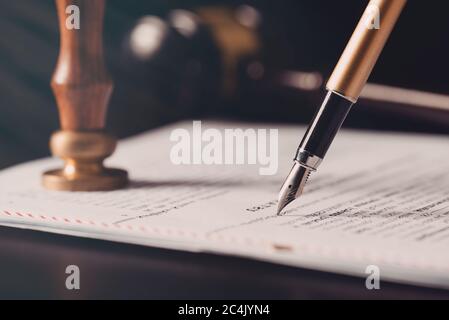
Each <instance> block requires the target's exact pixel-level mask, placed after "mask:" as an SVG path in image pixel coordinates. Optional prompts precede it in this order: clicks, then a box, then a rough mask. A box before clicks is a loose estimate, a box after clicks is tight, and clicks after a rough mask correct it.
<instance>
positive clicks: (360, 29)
mask: <svg viewBox="0 0 449 320" xmlns="http://www.w3.org/2000/svg"><path fill="white" fill-rule="evenodd" d="M406 2H407V0H371V1H370V2H369V4H368V7H367V8H366V10H365V11H364V13H363V15H362V18H361V19H360V21H359V23H358V25H357V27H356V29H355V31H354V33H353V34H352V36H351V39H350V40H349V42H348V44H347V46H346V48H345V50H344V51H343V54H342V56H341V57H340V60H339V61H338V63H337V66H336V67H335V69H334V71H333V73H332V75H331V77H330V78H329V81H328V82H327V85H326V89H327V91H328V92H327V95H326V97H325V99H324V102H323V103H322V105H321V107H320V108H319V109H318V112H317V113H316V115H315V117H314V118H313V120H312V122H311V124H310V126H309V128H308V130H307V131H306V133H305V135H304V138H303V139H302V141H301V143H300V145H299V148H298V151H297V152H296V156H295V158H294V164H293V168H292V170H291V171H290V174H289V175H288V176H287V179H286V180H285V182H284V184H283V185H282V187H281V191H280V193H279V201H278V215H279V214H281V212H282V210H283V209H284V208H285V207H286V206H287V205H288V204H289V203H291V202H292V201H294V200H295V199H297V198H298V197H299V196H301V194H302V193H303V190H304V186H305V185H306V183H307V180H308V178H309V176H310V174H311V173H312V172H314V171H316V170H317V169H318V166H319V165H320V163H321V162H322V160H323V159H324V156H325V155H326V153H327V151H328V149H329V147H330V145H331V143H332V141H333V140H334V138H335V136H336V134H337V132H338V130H339V129H340V127H341V126H342V124H343V122H344V120H345V118H346V116H347V115H348V113H349V111H350V110H351V107H352V106H353V105H354V104H355V103H356V102H357V99H358V98H359V96H360V93H361V91H362V90H363V87H364V86H365V84H366V82H367V81H368V78H369V76H370V74H371V71H372V70H373V68H374V65H375V64H376V62H377V59H378V58H379V56H380V54H381V52H382V50H383V48H384V46H385V44H386V42H387V40H388V38H389V36H390V34H391V32H392V31H393V28H394V26H395V24H396V22H397V20H398V19H399V16H400V14H401V12H402V10H403V9H404V7H405V4H406Z"/></svg>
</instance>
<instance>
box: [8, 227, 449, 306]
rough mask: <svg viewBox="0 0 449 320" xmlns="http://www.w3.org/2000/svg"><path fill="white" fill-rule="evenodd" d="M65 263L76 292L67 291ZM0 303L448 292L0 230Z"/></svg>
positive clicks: (358, 296)
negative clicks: (77, 275)
mask: <svg viewBox="0 0 449 320" xmlns="http://www.w3.org/2000/svg"><path fill="white" fill-rule="evenodd" d="M68 265H77V266H78V267H79V268H80V272H81V289H80V290H79V291H70V290H67V289H66V286H65V281H66V277H67V276H68V275H67V274H66V273H65V270H66V267H67V266H68ZM0 268H1V273H0V298H3V299H11V298H25V299H394V298H398V299H447V298H449V291H443V290H434V289H427V288H418V287H413V286H406V285H398V284H391V283H385V282H382V283H381V290H378V291H368V290H367V289H365V282H364V279H359V278H353V277H347V276H341V275H334V274H328V273H323V272H316V271H310V270H303V269H297V268H291V267H285V266H278V265H274V264H270V263H264V262H258V261H253V260H249V259H242V258H236V257H225V256H217V255H212V254H194V253H188V252H178V251H172V250H162V249H155V248H148V247H142V246H134V245H127V244H119V243H113V242H107V241H100V240H91V239H82V238H76V237H69V236H61V235H54V234H48V233H44V232H35V231H28V230H19V229H13V228H5V227H0Z"/></svg>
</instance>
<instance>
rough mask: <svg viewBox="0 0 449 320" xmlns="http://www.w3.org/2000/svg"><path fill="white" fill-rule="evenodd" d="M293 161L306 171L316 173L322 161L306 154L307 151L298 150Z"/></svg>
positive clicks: (310, 154) (308, 153)
mask: <svg viewBox="0 0 449 320" xmlns="http://www.w3.org/2000/svg"><path fill="white" fill-rule="evenodd" d="M295 161H297V162H298V163H299V164H300V165H302V166H304V167H306V168H307V169H310V170H312V171H316V170H317V169H318V167H319V166H320V164H321V162H322V161H323V159H322V158H320V157H318V156H316V155H314V154H312V153H310V152H308V151H307V150H304V149H299V150H298V152H297V154H296V157H295Z"/></svg>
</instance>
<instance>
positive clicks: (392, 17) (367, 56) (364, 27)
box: [326, 0, 407, 102]
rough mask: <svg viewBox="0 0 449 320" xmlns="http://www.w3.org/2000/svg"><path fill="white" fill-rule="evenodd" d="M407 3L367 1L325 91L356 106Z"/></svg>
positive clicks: (390, 0)
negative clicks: (354, 103)
mask: <svg viewBox="0 0 449 320" xmlns="http://www.w3.org/2000/svg"><path fill="white" fill-rule="evenodd" d="M406 2H407V0H371V1H370V3H369V4H368V7H367V8H366V10H365V12H364V13H363V16H362V18H361V19H360V22H359V24H358V25H357V27H356V29H355V31H354V33H353V35H352V37H351V39H350V40H349V43H348V45H347V46H346V49H345V50H344V52H343V54H342V56H341V58H340V60H339V61H338V63H337V66H336V67H335V69H334V72H333V73H332V75H331V77H330V78H329V81H328V82H327V86H326V87H327V89H328V90H330V91H333V92H335V93H338V94H340V95H342V96H344V97H345V98H347V99H349V100H351V101H352V102H356V101H357V99H358V98H359V95H360V93H361V92H362V90H363V87H364V86H365V84H366V82H367V81H368V78H369V76H370V74H371V71H372V70H373V68H374V65H375V64H376V62H377V59H378V58H379V56H380V53H381V52H382V50H383V48H384V46H385V43H386V42H387V40H388V37H389V36H390V34H391V32H392V30H393V28H394V26H395V24H396V22H397V20H398V18H399V16H400V14H401V12H402V10H403V8H404V6H405V4H406Z"/></svg>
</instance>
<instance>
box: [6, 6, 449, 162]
mask: <svg viewBox="0 0 449 320" xmlns="http://www.w3.org/2000/svg"><path fill="white" fill-rule="evenodd" d="M107 3H108V8H107V16H106V26H105V36H104V38H105V47H106V55H107V59H108V65H109V69H110V70H111V73H112V76H113V78H114V80H115V83H116V86H115V92H114V95H113V98H112V101H111V106H110V109H109V110H110V111H109V119H108V125H109V128H110V130H111V131H112V132H113V133H115V134H117V135H119V136H120V137H125V136H128V135H132V134H135V133H138V132H141V131H145V130H148V129H151V128H154V127H157V126H161V125H163V124H166V123H169V122H173V121H177V120H181V119H191V118H201V119H203V118H221V119H238V120H246V121H265V122H289V123H307V122H308V121H309V120H310V118H311V117H312V115H313V113H314V112H315V109H316V108H317V107H318V105H317V103H319V101H320V98H321V95H322V93H323V86H324V84H325V80H326V79H327V77H328V75H329V74H330V72H331V71H332V69H333V67H334V66H335V64H336V62H337V60H338V57H339V56H340V54H341V52H342V50H343V48H344V46H345V45H346V42H347V40H348V39H349V37H350V35H351V33H352V31H353V28H354V26H355V24H356V22H357V21H358V19H359V17H360V15H361V13H362V11H363V9H364V7H365V6H366V2H364V1H345V2H340V1H331V0H315V1H302V0H284V1H269V0H259V1H225V0H222V1H212V0H208V1H189V0H183V1H168V0H155V1H141V0H128V1H120V0H108V2H107ZM0 6H1V10H0V108H1V109H0V112H1V116H0V159H1V161H0V167H4V166H7V165H11V164H15V163H18V162H21V161H25V160H30V159H33V158H37V157H42V156H46V155H48V154H49V152H48V146H47V144H48V137H49V135H50V134H51V132H52V131H54V130H56V129H57V128H58V117H57V109H56V106H55V101H54V98H53V95H52V93H51V90H50V86H49V81H50V78H51V74H52V72H53V70H54V68H55V64H56V58H57V53H58V47H59V44H58V41H59V36H58V31H57V20H56V12H55V8H54V3H53V0H40V1H35V0H17V1H8V0H0ZM428 8H432V10H431V11H429V10H428ZM448 9H449V4H447V2H445V1H437V0H432V1H430V3H429V1H426V2H424V1H409V3H408V7H407V8H406V10H405V12H404V14H403V15H402V17H401V19H400V22H399V24H398V26H397V29H396V30H395V31H394V33H393V35H392V37H391V40H390V41H389V43H388V45H387V47H386V49H385V51H384V53H383V54H382V56H381V58H380V60H379V62H378V64H377V66H376V68H375V71H374V73H373V75H372V77H371V79H370V82H371V83H375V84H381V85H389V86H395V87H400V88H408V89H414V90H420V91H429V92H435V93H440V94H448V95H449V76H448V71H449V59H448V57H449V41H448V32H449V10H448ZM385 95H386V91H385ZM380 98H382V91H381V94H380ZM384 98H385V97H384ZM416 110H418V109H416ZM419 110H421V111H413V112H412V108H409V107H407V106H406V105H401V104H400V103H399V104H398V103H395V104H391V105H390V104H387V103H379V101H376V100H374V101H373V100H372V99H371V100H363V99H361V101H360V103H359V105H358V106H357V107H356V108H354V110H353V111H352V113H351V114H350V116H349V118H348V120H347V122H346V126H351V127H358V128H367V129H383V130H406V131H417V132H433V133H449V120H448V118H449V117H448V116H447V113H445V112H442V111H434V112H428V111H425V112H424V111H422V110H423V109H422V108H421V109H419ZM426 110H427V109H426ZM430 111H432V110H430Z"/></svg>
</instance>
